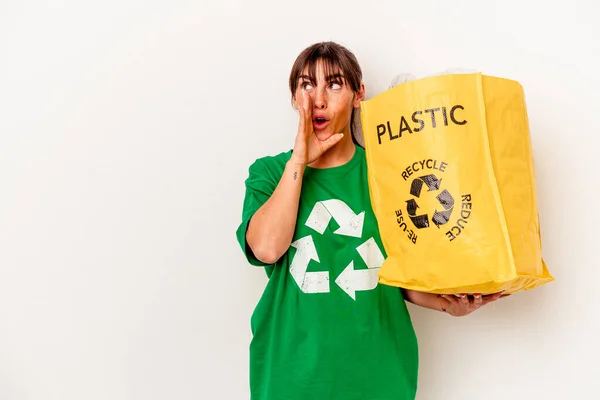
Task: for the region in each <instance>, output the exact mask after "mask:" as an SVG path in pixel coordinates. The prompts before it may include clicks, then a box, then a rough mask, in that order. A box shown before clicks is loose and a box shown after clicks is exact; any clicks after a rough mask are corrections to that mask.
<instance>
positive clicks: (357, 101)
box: [352, 82, 365, 108]
mask: <svg viewBox="0 0 600 400" xmlns="http://www.w3.org/2000/svg"><path fill="white" fill-rule="evenodd" d="M364 99H365V84H364V83H362V82H361V83H360V89H359V90H358V92H357V93H356V94H355V95H354V100H353V101H352V107H354V108H360V102H361V101H363V100H364Z"/></svg>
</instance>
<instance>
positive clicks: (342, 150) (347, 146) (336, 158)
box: [309, 132, 356, 168]
mask: <svg viewBox="0 0 600 400" xmlns="http://www.w3.org/2000/svg"><path fill="white" fill-rule="evenodd" d="M355 151H356V147H355V144H354V142H352V134H351V133H350V132H348V133H347V134H344V137H343V138H342V140H340V141H339V142H338V143H337V144H336V145H335V146H333V147H332V148H330V149H329V150H327V151H326V152H325V153H323V155H322V156H321V157H319V158H317V159H316V160H315V161H314V162H312V163H310V164H309V166H310V167H312V168H332V167H339V166H340V165H344V164H346V163H347V162H348V161H350V160H351V159H352V157H353V156H354V152H355Z"/></svg>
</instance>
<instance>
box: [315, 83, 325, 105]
mask: <svg viewBox="0 0 600 400" xmlns="http://www.w3.org/2000/svg"><path fill="white" fill-rule="evenodd" d="M315 108H317V109H319V110H323V109H325V108H327V91H326V90H325V89H324V88H319V89H317V91H316V93H315Z"/></svg>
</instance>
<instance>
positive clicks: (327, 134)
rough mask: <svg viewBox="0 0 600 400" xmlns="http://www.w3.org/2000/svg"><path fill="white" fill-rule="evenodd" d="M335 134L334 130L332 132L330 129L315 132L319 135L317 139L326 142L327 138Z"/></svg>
mask: <svg viewBox="0 0 600 400" xmlns="http://www.w3.org/2000/svg"><path fill="white" fill-rule="evenodd" d="M333 135H334V132H330V131H329V130H327V131H324V132H315V136H316V137H317V139H319V140H320V141H321V142H324V141H325V140H327V139H329V138H330V137H332V136H333Z"/></svg>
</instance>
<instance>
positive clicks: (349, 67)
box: [289, 42, 362, 143]
mask: <svg viewBox="0 0 600 400" xmlns="http://www.w3.org/2000/svg"><path fill="white" fill-rule="evenodd" d="M319 61H321V62H323V68H324V69H325V71H324V72H325V76H330V75H335V74H339V73H341V74H342V75H343V79H344V83H345V84H347V85H349V86H350V88H351V89H352V91H353V92H355V93H358V91H360V87H361V83H362V70H361V68H360V65H359V64H358V60H357V59H356V57H355V56H354V54H353V53H352V52H351V51H350V50H348V49H347V48H345V47H344V46H342V45H340V44H338V43H335V42H320V43H315V44H313V45H311V46H309V47H307V48H306V49H304V50H303V51H302V53H300V55H298V57H297V58H296V61H295V62H294V65H293V67H292V71H291V73H290V80H289V85H290V92H291V93H292V101H293V98H294V94H295V93H296V89H297V88H298V79H299V78H300V74H302V73H303V72H304V70H305V69H306V71H307V74H308V76H309V77H310V79H311V80H312V81H313V82H314V81H316V74H317V63H318V62H319ZM355 111H356V110H355V109H354V108H353V109H352V116H351V119H350V126H352V125H353V121H354V112H355ZM352 140H353V141H354V142H355V143H357V142H356V139H355V138H354V133H353V134H352Z"/></svg>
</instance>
